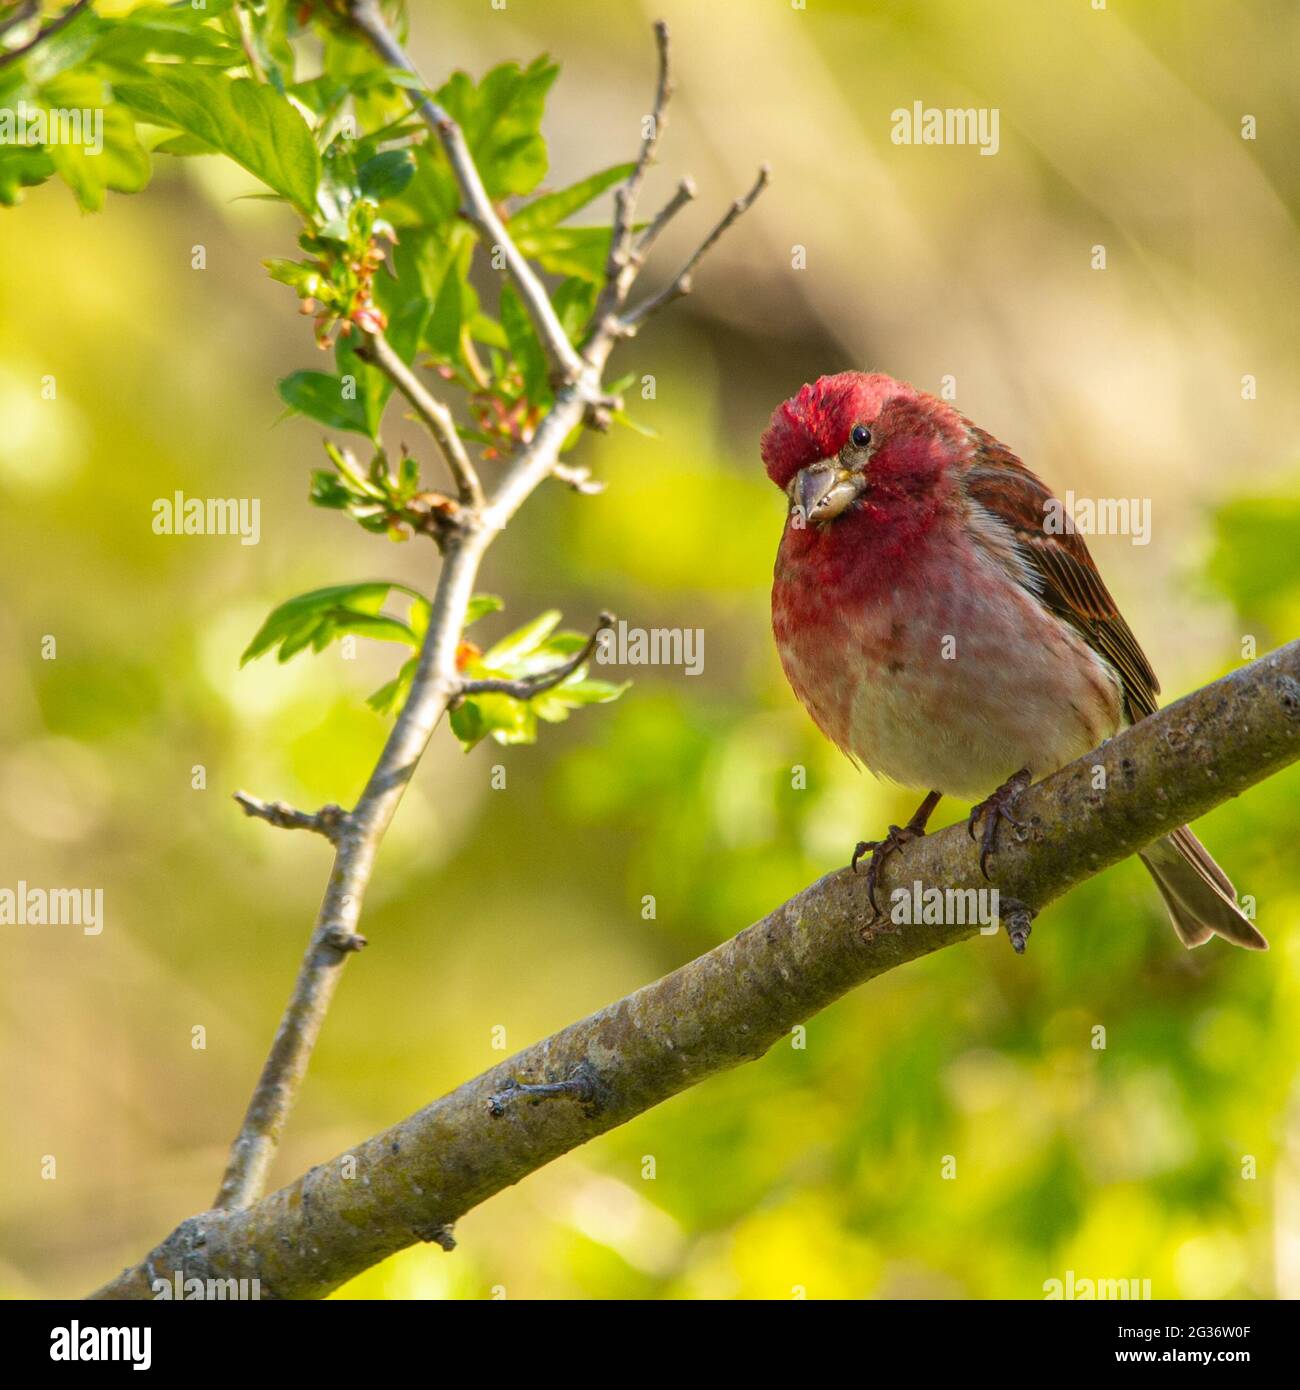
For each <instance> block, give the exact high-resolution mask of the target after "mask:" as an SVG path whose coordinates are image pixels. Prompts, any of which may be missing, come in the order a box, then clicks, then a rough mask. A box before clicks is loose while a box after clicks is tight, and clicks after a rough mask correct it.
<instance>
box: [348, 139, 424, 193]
mask: <svg viewBox="0 0 1300 1390" xmlns="http://www.w3.org/2000/svg"><path fill="white" fill-rule="evenodd" d="M414 175H415V157H414V156H413V155H412V154H411V152H410V150H385V151H384V152H383V154H377V155H375V157H374V158H373V159H368V160H366V162H365V163H364V164H363V165H362V166H361V168H360V169H358V170H357V187H358V188H359V189H360V191H361V195H362V197H365V198H373V199H374V200H375V202H377V203H382V202H383V201H384V199H385V198H395V197H396V196H397V195H398V194H399V193H400V192H401V191H402V190H403V189H404V188H405V187H406V185H407V184H408V183H410V181H411V179H412V178H413V177H414Z"/></svg>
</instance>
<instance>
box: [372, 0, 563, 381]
mask: <svg viewBox="0 0 1300 1390" xmlns="http://www.w3.org/2000/svg"><path fill="white" fill-rule="evenodd" d="M348 13H349V18H350V19H351V22H352V24H353V25H354V26H355V27H356V28H357V30H358V31H359V32H360V33H361V34H363V35H364V36H365V38H366V39H367V40H368V42H369V43H370V45H371V47H372V48H373V49H374V50H375V52H376V53H378V54H379V56H380V57H381V58H382V59H383V60H384V62H385V63H387V64H388V65H389V67H393V68H397V69H399V70H400V71H402V72H409V73H411V74H412V75H413V76H415V77H417V78H418V77H419V74H418V73H417V72H416V69H415V66H414V64H413V63H412V62H411V60H410V59H409V58H408V57H407V56H406V53H405V52H404V51H403V49H402V46H401V44H399V43H398V42H397V40H396V39H395V38H394V37H393V34H392V31H391V30H390V29H389V28H388V25H387V24H386V23H385V21H384V17H383V15H382V13H381V12H380V9H379V5H378V4H377V3H376V0H350V5H349V11H348ZM421 85H422V86H423V81H422V79H421ZM407 95H408V97H409V98H410V101H411V105H412V106H413V107H414V108H415V110H416V112H417V113H418V114H419V116H420V118H421V120H423V121H424V123H425V125H427V126H428V127H429V129H430V130H431V131H432V132H433V134H434V135H435V136H436V137H437V139H438V141H439V142H440V143H441V145H442V148H443V150H444V151H445V152H446V155H447V162H448V163H449V164H450V165H451V171H452V174H453V175H454V177H455V179H456V183H457V185H458V187H459V188H460V192H461V198H462V200H463V204H464V214H465V216H466V218H467V219H468V220H469V222H470V223H471V225H472V226H473V227H474V229H475V230H476V231H477V232H478V234H479V238H480V240H482V242H483V243H484V245H485V246H487V247H489V248H495V249H499V251H500V253H501V257H502V260H503V261H504V263H505V268H506V271H507V272H508V274H509V275H510V278H511V279H512V280H513V281H514V284H515V288H516V289H517V290H518V291H519V298H520V299H521V300H522V301H523V305H524V308H525V309H526V310H527V312H528V316H529V318H530V319H532V322H533V327H534V328H535V329H536V330H537V336H538V338H539V340H540V341H541V344H542V349H543V351H544V352H545V353H546V356H547V359H548V361H549V362H550V364H551V368H552V371H553V373H554V375H555V379H556V380H557V381H558V382H567V383H574V382H576V381H578V379H579V378H580V377H581V376H582V375H583V363H582V359H581V358H580V357H579V356H578V353H577V352H576V350H575V349H574V346H573V344H572V343H571V342H570V341H569V337H568V334H567V333H565V331H564V327H563V325H562V324H561V323H560V318H559V315H558V314H557V313H556V312H555V306H554V305H553V304H552V303H551V300H550V296H549V295H548V294H547V293H546V288H545V286H544V285H543V284H542V282H541V280H539V279H538V277H537V275H536V274H535V273H534V272H533V268H532V267H531V266H530V265H529V264H528V261H527V260H526V259H525V257H524V256H523V254H522V253H521V252H520V250H519V248H518V247H517V246H516V245H515V243H514V241H513V240H512V238H511V236H510V234H509V232H507V231H506V228H505V224H504V223H503V222H502V221H501V218H500V216H499V215H498V214H497V210H496V208H495V207H494V206H493V203H492V199H491V198H490V197H489V196H488V192H487V189H486V188H484V186H483V179H482V176H481V175H480V174H479V171H478V166H477V165H476V164H475V163H474V158H473V156H472V155H471V154H470V151H469V146H468V145H467V144H466V143H465V136H464V133H463V132H462V131H461V128H460V126H459V125H458V124H457V123H456V122H455V121H454V120H453V119H452V117H451V116H450V115H449V114H448V113H447V112H446V111H445V110H443V108H442V107H441V106H439V105H438V103H437V102H436V101H434V100H433V99H432V98H431V97H429V96H427V95H424V94H423V93H422V92H414V91H412V92H408V93H407Z"/></svg>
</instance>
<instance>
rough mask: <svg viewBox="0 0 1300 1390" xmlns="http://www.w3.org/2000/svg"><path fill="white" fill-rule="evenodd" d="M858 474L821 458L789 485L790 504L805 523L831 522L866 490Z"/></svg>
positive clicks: (860, 475) (864, 481)
mask: <svg viewBox="0 0 1300 1390" xmlns="http://www.w3.org/2000/svg"><path fill="white" fill-rule="evenodd" d="M866 486H867V484H866V479H865V478H864V477H863V475H862V474H861V473H855V472H852V471H850V470H849V469H847V468H841V467H840V465H839V464H838V463H837V462H836V461H835V460H834V459H821V460H819V461H818V462H817V463H810V464H809V465H808V467H807V468H801V469H800V470H799V472H798V473H796V474H795V475H794V477H793V479H791V482H790V488H789V492H790V502H791V505H792V506H793V507H797V508H798V509H799V510H800V511H801V512H802V513H803V517H804V520H805V522H808V523H811V522H814V521H830V519H831V518H832V517H836V516H839V514H840V513H841V512H843V511H845V510H846V509H847V508H849V507H850V506H852V504H853V503H854V502H856V501H857V500H858V498H859V497H861V496H862V494H863V492H865V491H866Z"/></svg>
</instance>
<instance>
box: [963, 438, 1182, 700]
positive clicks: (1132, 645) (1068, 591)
mask: <svg viewBox="0 0 1300 1390" xmlns="http://www.w3.org/2000/svg"><path fill="white" fill-rule="evenodd" d="M971 437H972V439H973V441H974V443H975V446H976V449H977V451H978V452H977V453H976V455H975V457H974V459H973V461H972V463H971V466H970V468H969V469H968V470H967V471H966V473H965V474H964V475H963V477H962V484H963V487H964V489H965V492H966V495H967V496H968V497H969V498H970V499H971V501H973V502H974V503H976V504H977V505H978V506H980V507H983V508H984V509H985V510H986V511H988V512H989V513H991V514H992V515H993V516H994V517H996V518H997V519H998V521H1000V522H1002V523H1003V524H1004V525H1005V526H1006V527H1008V528H1009V530H1010V532H1011V535H1012V536H1013V537H1014V544H1015V550H1016V556H1015V558H1016V560H1018V561H1019V562H1020V564H1018V565H1012V566H1011V568H1012V572H1013V573H1016V571H1017V570H1019V571H1020V573H1016V577H1017V579H1020V580H1021V582H1024V572H1025V570H1026V568H1027V571H1028V573H1029V575H1030V576H1032V577H1033V578H1035V579H1037V580H1039V581H1041V589H1040V590H1039V591H1038V592H1039V597H1040V598H1041V599H1042V601H1043V602H1044V603H1045V604H1046V605H1047V607H1048V608H1050V609H1051V610H1052V612H1053V613H1055V614H1056V615H1057V617H1059V618H1063V619H1064V620H1065V621H1066V622H1068V623H1070V624H1071V625H1072V626H1073V627H1074V628H1075V629H1076V630H1077V631H1078V632H1079V633H1080V635H1081V636H1082V637H1083V639H1084V640H1085V641H1086V642H1087V643H1088V645H1089V646H1090V647H1092V649H1093V650H1094V651H1095V652H1097V653H1098V654H1099V655H1101V656H1103V657H1105V658H1106V660H1107V661H1109V662H1110V664H1111V665H1112V666H1113V667H1114V668H1115V670H1116V671H1117V672H1118V673H1119V677H1120V681H1121V682H1122V684H1123V687H1124V698H1125V703H1126V705H1127V706H1128V712H1129V717H1130V718H1131V719H1134V720H1136V719H1141V718H1142V717H1143V716H1145V715H1148V714H1154V713H1155V710H1156V696H1157V695H1158V694H1159V692H1160V684H1159V682H1158V681H1157V680H1156V675H1155V672H1154V671H1153V670H1152V669H1151V663H1150V662H1149V661H1148V660H1147V659H1146V656H1145V654H1144V653H1143V651H1142V648H1141V647H1140V646H1138V641H1137V638H1136V637H1134V636H1133V631H1132V629H1131V628H1130V627H1129V625H1128V624H1127V623H1126V622H1125V621H1124V619H1123V617H1121V615H1120V611H1119V609H1118V608H1117V607H1116V605H1115V600H1114V599H1113V598H1111V596H1110V591H1109V590H1108V589H1107V588H1106V585H1105V584H1104V583H1103V582H1102V578H1101V575H1100V574H1098V573H1097V566H1096V565H1095V564H1094V563H1093V559H1092V556H1091V555H1090V554H1089V553H1088V547H1087V546H1086V545H1085V544H1084V541H1083V537H1082V536H1081V535H1079V533H1078V532H1077V531H1062V532H1061V533H1060V534H1056V533H1054V532H1049V531H1048V530H1046V529H1045V528H1046V524H1047V517H1048V503H1049V502H1052V501H1054V499H1053V496H1052V492H1051V490H1050V489H1049V488H1048V487H1047V486H1046V485H1045V484H1044V483H1043V482H1042V481H1041V480H1040V479H1039V478H1036V477H1035V476H1034V474H1033V473H1031V472H1030V471H1029V469H1028V468H1026V467H1025V465H1024V464H1023V463H1021V462H1020V460H1019V459H1018V458H1017V457H1016V456H1015V455H1014V454H1013V453H1012V452H1011V450H1010V449H1008V448H1007V447H1006V445H1005V444H1000V443H999V442H998V441H997V440H996V439H994V438H993V436H992V435H991V434H987V433H986V432H985V431H984V430H981V429H978V428H977V427H976V426H974V425H972V426H971ZM1056 506H1057V507H1058V508H1059V506H1060V504H1059V503H1057V504H1056ZM999 558H1001V559H1002V560H1003V562H1004V563H1006V559H1007V557H1006V556H999Z"/></svg>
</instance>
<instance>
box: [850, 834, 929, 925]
mask: <svg viewBox="0 0 1300 1390" xmlns="http://www.w3.org/2000/svg"><path fill="white" fill-rule="evenodd" d="M924 834H925V831H924V830H918V829H917V828H916V827H915V826H911V825H891V826H890V827H889V830H888V833H887V834H886V835H885V838H884V839H883V840H859V841H858V844H857V847H856V848H855V849H854V851H853V858H852V859H851V860H850V861H849V868H850V869H852V870H853V872H854V873H857V871H858V860H859V859H861V858H862V856H863V855H864V854H866V852H867V851H868V850H870V851H871V863H870V864H868V865H867V900H868V902H870V904H871V910H872V912H873V913H875V915H876V916H877V917H879V916H880V906H879V904H878V903H877V902H876V878H877V876H878V875H879V873H880V866H881V864H882V863H883V862H884V861H885V860H886V859H887V858H888V857H889V856H890V855H891V854H894V853H895V852H896V851H898V850H900V849H902V848H903V846H904V845H905V844H907V843H908V842H909V841H910V840H919V839H920V838H921V836H922V835H924Z"/></svg>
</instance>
